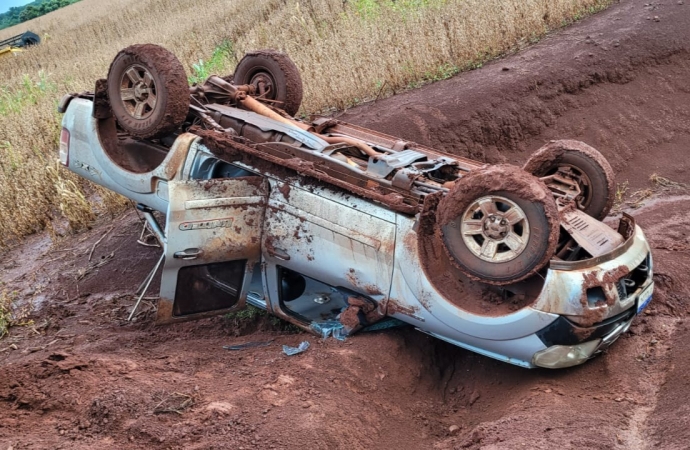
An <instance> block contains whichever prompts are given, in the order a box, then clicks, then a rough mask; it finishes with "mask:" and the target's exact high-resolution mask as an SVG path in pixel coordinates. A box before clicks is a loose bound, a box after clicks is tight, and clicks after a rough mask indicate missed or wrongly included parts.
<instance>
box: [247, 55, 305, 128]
mask: <svg viewBox="0 0 690 450" xmlns="http://www.w3.org/2000/svg"><path fill="white" fill-rule="evenodd" d="M233 83H234V84H236V85H243V84H251V85H253V86H254V87H255V88H256V95H255V96H256V97H257V98H259V99H261V98H266V99H268V100H274V101H275V102H272V103H271V105H273V106H276V107H278V108H281V109H283V110H284V111H285V112H286V113H288V114H290V115H291V116H294V115H295V114H297V111H299V107H300V105H301V104H302V78H301V77H300V75H299V69H297V66H295V63H293V62H292V60H291V59H290V58H289V57H288V56H287V55H286V54H284V53H280V52H277V51H274V50H259V51H256V52H251V53H247V54H246V55H245V56H244V58H242V60H241V61H240V63H239V64H238V65H237V68H236V69H235V74H234V75H233Z"/></svg>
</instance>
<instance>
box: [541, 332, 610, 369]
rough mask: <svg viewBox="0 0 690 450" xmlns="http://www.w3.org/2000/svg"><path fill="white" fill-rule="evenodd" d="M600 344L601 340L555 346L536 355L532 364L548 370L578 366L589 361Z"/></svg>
mask: <svg viewBox="0 0 690 450" xmlns="http://www.w3.org/2000/svg"><path fill="white" fill-rule="evenodd" d="M600 343H601V339H596V340H594V341H589V342H583V343H582V344H577V345H554V346H551V347H549V348H547V349H545V350H542V351H540V352H537V353H535V354H534V356H533V357H532V364H534V365H535V366H539V367H546V368H547V369H560V368H562V367H571V366H577V365H578V364H582V363H583V362H585V361H587V360H588V359H589V358H590V357H591V356H592V354H593V353H594V352H595V351H596V349H597V347H599V344H600Z"/></svg>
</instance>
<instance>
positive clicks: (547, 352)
mask: <svg viewBox="0 0 690 450" xmlns="http://www.w3.org/2000/svg"><path fill="white" fill-rule="evenodd" d="M650 278H651V274H650ZM653 291H654V283H653V282H651V281H650V282H649V283H648V284H647V285H645V286H643V287H642V288H641V289H640V290H639V292H638V293H637V294H636V298H635V299H634V300H635V306H634V307H633V308H630V309H628V310H627V311H624V312H623V313H621V314H618V315H616V316H613V317H610V318H608V319H606V320H604V321H602V322H599V323H597V324H594V325H592V326H591V327H581V326H578V324H576V323H573V322H571V321H570V320H568V319H567V318H566V317H564V316H561V317H559V318H558V319H557V320H555V321H554V322H553V323H551V324H550V325H549V326H547V327H546V328H544V329H543V330H541V331H539V332H538V333H537V336H538V337H539V339H541V341H542V342H543V343H544V345H545V346H546V347H547V348H546V349H544V350H542V351H539V352H537V353H535V354H534V357H533V358H532V364H533V365H535V366H538V367H544V368H549V369H557V368H563V367H571V366H575V365H578V364H582V363H583V362H585V361H586V360H588V359H590V358H591V357H593V356H594V355H596V354H598V353H601V352H602V351H604V350H606V349H607V348H608V347H609V346H611V344H613V343H614V342H615V341H616V340H617V339H618V338H619V337H620V336H621V335H622V334H623V333H625V332H626V331H628V329H630V325H631V324H632V321H633V319H634V318H635V316H637V315H638V314H640V313H641V312H642V311H643V310H644V308H645V307H647V305H648V304H649V302H650V301H651V300H652V294H653Z"/></svg>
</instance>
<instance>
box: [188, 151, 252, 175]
mask: <svg viewBox="0 0 690 450" xmlns="http://www.w3.org/2000/svg"><path fill="white" fill-rule="evenodd" d="M255 175H256V174H255V173H252V172H250V171H248V170H245V169H243V168H241V167H239V166H236V165H234V164H231V163H228V162H225V161H221V160H219V159H217V158H214V157H212V156H209V155H207V154H205V153H200V154H199V155H198V156H197V157H196V158H195V160H194V163H193V166H192V169H191V174H190V178H191V179H194V180H210V179H213V178H240V177H251V176H255Z"/></svg>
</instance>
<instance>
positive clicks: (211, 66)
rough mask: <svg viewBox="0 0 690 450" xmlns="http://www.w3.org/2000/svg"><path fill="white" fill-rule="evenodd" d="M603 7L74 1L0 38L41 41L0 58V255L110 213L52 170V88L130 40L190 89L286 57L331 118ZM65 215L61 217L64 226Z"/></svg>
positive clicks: (491, 1) (602, 2) (55, 118)
mask: <svg viewBox="0 0 690 450" xmlns="http://www.w3.org/2000/svg"><path fill="white" fill-rule="evenodd" d="M609 3H610V0H397V1H392V0H233V1H232V2H228V1H226V0H206V1H204V2H203V3H201V4H200V3H197V2H186V1H178V0H112V1H109V2H104V1H101V0H83V1H81V2H79V3H76V4H74V5H71V6H69V7H66V8H63V9H61V10H58V11H55V12H53V13H50V14H48V15H46V16H43V17H39V18H37V19H34V20H32V21H30V22H26V23H23V24H20V25H17V26H15V27H13V28H9V29H5V30H2V31H0V39H4V38H6V37H8V36H12V35H14V34H18V33H21V32H23V31H25V30H27V29H28V30H31V31H34V32H36V33H38V34H39V35H41V37H42V38H43V42H42V44H41V45H39V46H37V47H36V48H32V49H29V50H28V51H26V52H24V53H21V54H20V55H19V56H17V57H14V58H4V59H2V60H0V88H1V89H2V92H1V94H0V247H3V246H7V245H11V244H12V243H14V242H17V240H18V239H19V238H21V237H22V236H25V235H27V234H30V233H33V232H35V231H37V230H40V229H43V228H45V227H46V226H47V225H50V224H53V226H51V227H48V229H49V230H51V231H52V232H55V233H59V234H61V233H64V232H66V231H67V230H68V228H67V227H66V225H67V221H68V222H69V225H70V226H71V229H79V228H81V227H84V226H87V225H88V224H89V223H90V222H91V221H92V220H93V219H94V217H95V216H96V215H97V214H99V213H101V212H105V211H116V210H117V209H118V208H119V207H121V206H122V204H123V200H122V199H121V198H120V197H117V196H115V195H112V194H109V193H107V192H105V191H103V190H101V189H98V188H96V187H94V186H92V185H88V184H86V183H85V182H84V181H81V180H79V179H78V178H77V177H75V176H73V175H71V174H69V173H68V172H67V171H64V170H62V169H61V168H59V167H58V166H57V163H56V150H55V149H56V147H57V140H58V134H59V123H60V116H59V115H58V114H57V112H56V110H55V107H56V104H57V101H58V100H59V98H60V96H61V95H62V94H64V93H66V92H73V91H83V90H90V89H92V87H93V84H94V81H95V80H96V79H97V78H104V77H105V76H106V75H107V71H108V66H109V64H110V61H111V60H112V58H113V57H114V56H115V54H116V53H117V51H118V50H119V49H120V48H122V47H125V46H127V45H130V44H134V43H143V42H153V43H157V44H160V45H163V46H165V47H167V48H169V49H170V50H172V51H173V52H174V53H176V54H177V56H178V57H179V58H180V60H181V61H182V62H183V64H184V66H185V68H186V69H187V73H188V75H189V76H190V81H195V80H200V79H203V78H204V77H205V76H207V75H208V74H210V73H212V72H213V73H220V74H228V73H232V71H233V68H234V66H235V64H236V63H237V61H238V60H239V58H241V56H242V55H243V54H244V52H245V51H247V50H253V49H259V48H275V49H280V50H283V51H285V52H287V53H288V54H289V55H290V57H291V58H292V59H293V60H294V61H295V63H296V64H297V66H298V67H299V69H300V70H301V73H302V78H303V81H304V84H305V101H304V103H303V106H302V114H309V113H313V112H316V111H325V110H329V109H332V108H337V109H343V108H347V107H348V106H350V105H354V104H357V103H360V102H362V101H366V100H367V99H373V98H376V97H382V96H387V95H390V94H392V93H395V92H396V91H400V90H403V89H407V88H410V87H414V86H417V85H419V84H421V83H424V82H429V81H434V80H438V79H443V78H447V77H449V76H452V75H454V74H455V73H457V72H459V71H461V70H466V69H471V68H475V67H478V66H480V65H481V64H482V62H484V61H486V60H488V59H491V58H494V57H496V56H498V55H502V54H505V53H507V52H510V51H513V50H515V49H517V48H520V47H521V46H524V45H525V44H527V43H530V42H533V41H535V40H537V39H539V37H541V36H542V35H544V34H545V33H547V32H548V31H550V30H553V29H555V28H558V27H560V26H563V25H565V24H567V23H569V22H571V21H573V20H577V19H579V18H580V17H582V16H584V15H586V14H589V13H592V12H595V11H597V10H600V9H602V8H604V7H606V6H607V5H608V4H609ZM65 219H66V220H65Z"/></svg>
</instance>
